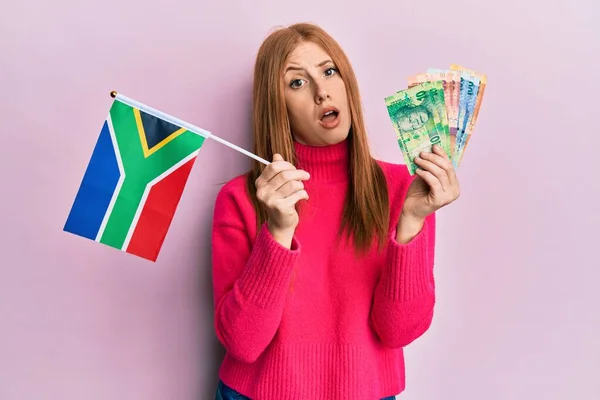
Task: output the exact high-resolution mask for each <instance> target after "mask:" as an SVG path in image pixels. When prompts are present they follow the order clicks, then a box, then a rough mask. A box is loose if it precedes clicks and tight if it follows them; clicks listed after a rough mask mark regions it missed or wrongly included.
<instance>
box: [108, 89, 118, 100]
mask: <svg viewBox="0 0 600 400" xmlns="http://www.w3.org/2000/svg"><path fill="white" fill-rule="evenodd" d="M110 97H112V98H113V99H114V98H115V97H117V91H116V90H113V91H111V92H110Z"/></svg>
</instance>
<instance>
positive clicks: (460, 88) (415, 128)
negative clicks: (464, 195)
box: [385, 64, 487, 175]
mask: <svg viewBox="0 0 600 400" xmlns="http://www.w3.org/2000/svg"><path fill="white" fill-rule="evenodd" d="M486 84H487V78H486V76H485V74H482V73H478V72H476V71H473V70H470V69H467V68H465V67H462V66H460V65H457V64H452V65H451V66H450V69H435V68H429V69H428V70H427V72H426V73H420V74H417V75H413V76H410V77H409V78H408V89H405V90H401V91H399V92H397V93H396V94H394V95H392V96H388V97H386V99H385V104H386V106H387V110H388V114H389V116H390V119H391V120H392V124H393V126H394V130H395V131H396V137H397V140H398V144H399V145H400V149H401V150H402V154H403V156H404V160H405V162H406V165H407V166H408V170H409V171H410V174H411V175H413V174H414V173H415V171H416V170H417V168H418V167H417V165H416V164H415V163H414V159H415V157H416V156H417V155H419V153H421V152H422V151H425V152H431V151H432V150H433V149H432V146H433V145H434V144H439V145H440V146H441V147H442V149H444V151H445V152H446V154H448V157H449V158H450V160H451V161H452V163H453V164H454V167H455V168H458V166H459V165H460V162H461V160H462V158H463V155H464V151H465V148H466V147H467V144H468V143H469V139H470V138H471V136H472V135H473V132H474V129H475V124H476V122H477V116H478V114H479V110H480V108H481V102H482V99H483V93H484V91H485V87H486Z"/></svg>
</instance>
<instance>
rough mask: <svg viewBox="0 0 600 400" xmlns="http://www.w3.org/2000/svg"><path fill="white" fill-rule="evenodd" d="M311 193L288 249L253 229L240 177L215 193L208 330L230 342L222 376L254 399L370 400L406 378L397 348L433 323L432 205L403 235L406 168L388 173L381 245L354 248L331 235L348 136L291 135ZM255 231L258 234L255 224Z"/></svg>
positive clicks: (398, 387)
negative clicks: (332, 141)
mask: <svg viewBox="0 0 600 400" xmlns="http://www.w3.org/2000/svg"><path fill="white" fill-rule="evenodd" d="M295 146H296V151H297V155H298V158H299V164H298V166H297V167H298V168H302V169H304V170H306V171H308V172H309V173H310V176H311V177H310V179H309V180H308V181H305V182H304V183H305V189H306V190H307V192H308V194H309V197H310V198H309V200H308V201H306V202H305V203H304V204H303V208H302V209H301V212H300V222H299V225H298V227H297V228H296V231H295V236H294V238H293V242H292V246H291V249H287V248H285V247H283V246H281V245H280V244H279V243H278V242H276V241H275V240H274V239H273V237H272V236H271V235H270V233H269V231H268V229H267V228H266V224H265V225H263V226H260V227H258V228H256V223H255V213H254V210H253V208H252V205H251V203H250V200H249V198H248V194H247V191H246V189H245V180H244V176H242V175H240V176H238V177H236V178H234V179H232V180H231V181H229V182H228V183H227V184H226V185H225V186H224V187H223V188H222V189H221V190H220V192H219V193H218V196H217V199H216V203H215V210H214V222H213V232H212V235H213V236H212V240H213V241H212V257H213V285H214V302H215V319H214V324H215V331H216V335H217V337H218V339H219V340H220V342H221V343H222V344H223V346H224V347H225V349H226V354H225V358H224V360H223V362H222V364H221V367H220V370H219V377H220V379H221V380H223V382H224V383H225V384H226V385H228V386H230V387H231V388H233V389H235V390H237V391H238V392H240V393H242V394H244V395H245V396H247V397H249V398H251V399H252V400H280V399H284V400H342V399H343V400H376V399H380V398H382V397H386V396H391V395H396V394H398V393H400V392H402V391H403V390H404V388H405V370H404V356H403V347H404V346H407V345H408V344H410V343H411V342H413V341H414V340H415V339H417V338H418V337H420V336H421V335H422V334H423V333H424V332H425V331H426V330H427V329H428V328H429V326H430V324H431V320H432V316H433V310H434V302H435V285H434V278H433V263H434V246H435V243H434V242H435V214H432V215H430V216H429V217H428V218H427V219H426V221H425V224H424V226H423V228H422V230H421V231H420V232H419V233H418V234H417V236H415V237H414V238H413V239H412V240H411V241H410V242H408V243H406V244H401V243H399V242H397V241H396V238H395V235H396V224H397V221H398V218H399V214H400V211H401V209H402V204H403V199H404V197H405V195H406V191H407V189H408V185H409V184H410V182H411V180H412V177H411V176H410V175H409V174H408V171H407V168H406V166H404V165H395V164H391V163H387V162H383V161H378V163H379V164H380V165H381V167H382V168H383V171H384V173H385V176H386V178H387V183H388V190H389V198H390V216H391V219H390V226H389V232H388V238H387V245H386V247H385V250H384V251H383V252H378V251H377V248H376V247H373V250H372V251H371V252H370V253H369V254H368V255H367V256H366V257H363V258H356V257H355V256H354V254H353V250H352V248H351V247H350V244H349V243H348V242H347V241H345V240H343V241H337V240H336V234H337V232H338V228H339V226H340V223H341V219H342V213H343V204H344V196H345V193H346V191H347V189H348V182H349V163H348V156H347V154H348V153H347V150H348V148H347V142H346V141H345V142H342V143H340V144H336V145H331V146H326V147H311V146H307V145H301V144H298V143H296V144H295ZM257 229H258V232H257Z"/></svg>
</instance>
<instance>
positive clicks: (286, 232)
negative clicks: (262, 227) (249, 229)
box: [267, 222, 295, 249]
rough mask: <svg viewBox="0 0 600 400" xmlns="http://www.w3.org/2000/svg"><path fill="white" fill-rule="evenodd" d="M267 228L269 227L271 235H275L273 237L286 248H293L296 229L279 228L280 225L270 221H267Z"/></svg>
mask: <svg viewBox="0 0 600 400" xmlns="http://www.w3.org/2000/svg"><path fill="white" fill-rule="evenodd" d="M267 228H268V230H269V232H270V233H271V236H273V239H274V240H275V241H276V242H277V243H279V244H280V245H282V246H283V247H285V248H286V249H291V247H292V239H293V238H294V233H295V229H289V228H283V229H282V228H278V227H276V226H274V225H273V224H271V223H270V222H267Z"/></svg>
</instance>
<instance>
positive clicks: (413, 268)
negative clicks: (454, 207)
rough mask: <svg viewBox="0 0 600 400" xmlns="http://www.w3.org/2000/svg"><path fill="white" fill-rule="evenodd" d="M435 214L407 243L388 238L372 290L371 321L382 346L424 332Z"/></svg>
mask: <svg viewBox="0 0 600 400" xmlns="http://www.w3.org/2000/svg"><path fill="white" fill-rule="evenodd" d="M435 221H436V220H435V214H431V215H430V216H429V217H427V218H426V220H425V223H424V225H423V228H422V229H421V231H420V232H419V233H418V234H417V235H416V236H415V237H414V238H413V239H412V240H411V241H409V242H408V243H405V244H401V243H399V242H398V241H396V231H395V230H394V231H393V232H392V233H391V235H390V237H389V238H388V246H387V253H386V262H385V265H384V267H383V272H382V276H381V279H380V281H379V283H378V285H377V287H376V289H375V294H374V299H373V308H372V310H371V323H372V325H373V329H374V330H375V332H376V333H377V334H378V336H379V338H380V339H381V341H382V343H383V344H384V346H386V347H391V348H399V347H404V346H407V345H409V344H410V343H412V342H413V341H414V340H415V339H417V338H419V337H420V336H421V335H423V334H424V333H425V331H427V329H428V328H429V326H430V325H431V321H432V318H433V309H434V304H435V282H434V276H433V263H434V247H435Z"/></svg>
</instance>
